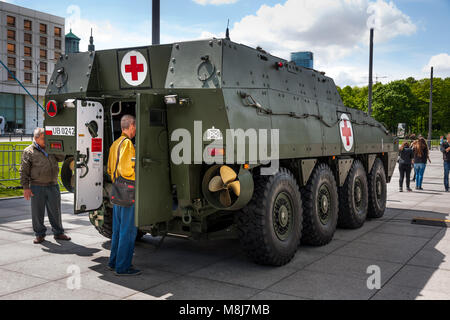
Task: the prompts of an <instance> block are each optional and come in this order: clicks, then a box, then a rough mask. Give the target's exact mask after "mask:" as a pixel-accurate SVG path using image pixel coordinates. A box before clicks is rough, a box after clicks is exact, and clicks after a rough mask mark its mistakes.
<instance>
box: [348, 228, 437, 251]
mask: <svg viewBox="0 0 450 320" xmlns="http://www.w3.org/2000/svg"><path fill="white" fill-rule="evenodd" d="M377 231H378V229H376V230H374V231H373V232H370V233H367V234H365V235H363V236H361V237H359V238H358V239H356V240H355V241H357V242H364V243H369V244H372V243H373V244H377V245H380V246H389V247H391V248H402V249H404V250H407V251H408V250H411V251H414V250H415V251H417V250H419V249H421V248H422V247H423V246H424V245H425V244H426V243H427V242H428V241H429V240H428V239H425V238H418V237H410V236H404V235H398V234H389V233H379V232H377Z"/></svg>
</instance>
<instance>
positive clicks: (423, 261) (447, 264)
mask: <svg viewBox="0 0 450 320" xmlns="http://www.w3.org/2000/svg"><path fill="white" fill-rule="evenodd" d="M408 265H414V266H422V267H429V268H434V269H446V270H450V255H449V254H444V253H442V252H441V251H439V250H436V249H423V250H420V252H419V253H417V254H416V255H415V256H414V258H412V259H411V261H409V262H408Z"/></svg>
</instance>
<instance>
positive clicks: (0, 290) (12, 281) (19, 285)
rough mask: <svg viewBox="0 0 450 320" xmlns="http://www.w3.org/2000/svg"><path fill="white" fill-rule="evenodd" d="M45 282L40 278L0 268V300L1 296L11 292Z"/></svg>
mask: <svg viewBox="0 0 450 320" xmlns="http://www.w3.org/2000/svg"><path fill="white" fill-rule="evenodd" d="M46 282H48V281H47V280H45V279H42V278H36V277H32V276H29V275H25V274H22V273H19V272H13V271H9V270H6V269H3V268H0V283H1V285H0V299H1V297H2V296H4V295H7V294H10V293H12V292H16V291H20V290H24V289H27V288H31V287H34V286H37V285H40V284H43V283H46Z"/></svg>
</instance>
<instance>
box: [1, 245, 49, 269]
mask: <svg viewBox="0 0 450 320" xmlns="http://www.w3.org/2000/svg"><path fill="white" fill-rule="evenodd" d="M47 254H49V253H47V252H45V251H43V250H42V249H41V247H38V246H36V245H33V244H31V242H30V244H29V245H27V244H21V243H12V244H11V245H8V246H0V266H3V265H7V264H11V263H13V262H18V261H24V260H29V259H32V258H35V257H39V256H44V255H47Z"/></svg>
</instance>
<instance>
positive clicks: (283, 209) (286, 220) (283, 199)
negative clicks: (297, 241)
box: [272, 192, 294, 241]
mask: <svg viewBox="0 0 450 320" xmlns="http://www.w3.org/2000/svg"><path fill="white" fill-rule="evenodd" d="M293 215H294V210H293V206H292V202H291V198H290V197H289V195H288V194H287V193H284V192H281V193H280V194H279V195H278V196H277V198H276V199H275V203H274V207H273V212H272V219H273V228H274V231H275V234H276V236H277V237H278V239H280V240H281V241H285V240H286V239H287V238H288V237H289V235H290V233H291V231H292V226H293V223H292V220H293Z"/></svg>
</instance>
